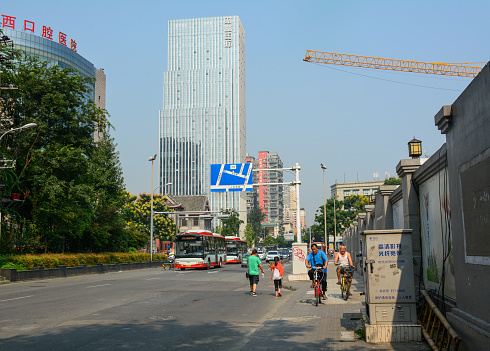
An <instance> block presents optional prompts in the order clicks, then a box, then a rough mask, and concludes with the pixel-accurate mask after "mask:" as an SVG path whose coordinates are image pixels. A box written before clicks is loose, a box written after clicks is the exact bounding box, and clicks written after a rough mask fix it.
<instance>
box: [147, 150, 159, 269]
mask: <svg viewBox="0 0 490 351" xmlns="http://www.w3.org/2000/svg"><path fill="white" fill-rule="evenodd" d="M156 158H157V154H155V155H153V156H152V157H150V158H149V159H148V161H151V201H150V202H151V209H150V217H151V218H150V261H152V262H153V161H155V160H156Z"/></svg>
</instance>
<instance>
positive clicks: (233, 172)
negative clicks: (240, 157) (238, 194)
mask: <svg viewBox="0 0 490 351" xmlns="http://www.w3.org/2000/svg"><path fill="white" fill-rule="evenodd" d="M252 184H253V180H252V164H250V163H233V164H216V165H211V192H226V191H252V190H253V186H252Z"/></svg>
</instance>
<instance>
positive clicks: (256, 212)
mask: <svg viewBox="0 0 490 351" xmlns="http://www.w3.org/2000/svg"><path fill="white" fill-rule="evenodd" d="M264 219H265V213H264V212H263V211H262V209H261V208H260V207H254V208H253V209H252V210H251V211H250V212H249V213H248V214H247V223H250V225H251V226H252V230H253V237H254V242H255V243H256V242H257V241H258V240H259V239H260V238H261V237H262V233H263V232H264V229H263V228H262V222H263V221H264Z"/></svg>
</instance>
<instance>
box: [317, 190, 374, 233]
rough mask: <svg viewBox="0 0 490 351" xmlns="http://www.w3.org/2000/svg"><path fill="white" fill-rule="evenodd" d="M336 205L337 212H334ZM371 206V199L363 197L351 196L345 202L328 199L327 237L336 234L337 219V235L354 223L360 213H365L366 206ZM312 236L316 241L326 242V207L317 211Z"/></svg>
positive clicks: (321, 207)
mask: <svg viewBox="0 0 490 351" xmlns="http://www.w3.org/2000/svg"><path fill="white" fill-rule="evenodd" d="M334 203H335V212H334ZM368 204H369V198H368V197H367V196H362V195H351V196H349V197H347V198H345V199H344V200H343V201H339V200H335V201H334V199H328V200H327V202H326V206H325V207H326V219H327V221H326V222H327V235H329V236H333V235H334V233H335V230H334V229H335V226H334V224H335V221H334V217H335V219H336V224H337V225H336V232H337V235H339V234H340V233H342V231H343V228H342V227H344V228H347V227H348V226H349V225H350V224H351V223H352V221H353V220H354V219H355V218H356V215H357V214H358V213H360V212H364V206H366V205H368ZM311 231H312V235H313V233H314V236H315V241H322V242H323V241H324V238H325V217H324V206H323V205H321V206H320V207H319V208H318V209H317V213H316V215H315V223H314V224H313V225H312V226H311Z"/></svg>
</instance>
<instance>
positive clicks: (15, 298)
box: [0, 295, 34, 302]
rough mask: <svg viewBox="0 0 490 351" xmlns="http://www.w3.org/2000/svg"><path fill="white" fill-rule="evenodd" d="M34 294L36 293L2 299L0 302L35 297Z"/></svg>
mask: <svg viewBox="0 0 490 351" xmlns="http://www.w3.org/2000/svg"><path fill="white" fill-rule="evenodd" d="M33 296H34V295H29V296H22V297H14V298H13V299H6V300H0V302H7V301H13V300H20V299H27V298H29V297H33Z"/></svg>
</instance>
